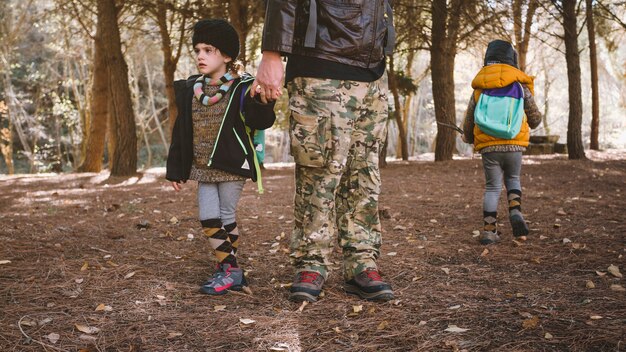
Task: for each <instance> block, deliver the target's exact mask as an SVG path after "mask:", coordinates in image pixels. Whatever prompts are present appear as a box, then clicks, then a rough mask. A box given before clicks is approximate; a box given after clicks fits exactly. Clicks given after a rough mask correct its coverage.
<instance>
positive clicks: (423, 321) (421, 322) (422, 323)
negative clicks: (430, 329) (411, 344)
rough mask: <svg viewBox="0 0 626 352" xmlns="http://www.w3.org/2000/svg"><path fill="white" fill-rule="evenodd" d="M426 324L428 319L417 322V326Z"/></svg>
mask: <svg viewBox="0 0 626 352" xmlns="http://www.w3.org/2000/svg"><path fill="white" fill-rule="evenodd" d="M424 325H426V320H420V322H419V323H417V326H424Z"/></svg>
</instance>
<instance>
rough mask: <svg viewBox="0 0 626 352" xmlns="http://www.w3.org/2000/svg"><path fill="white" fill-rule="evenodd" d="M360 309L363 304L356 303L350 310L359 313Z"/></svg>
mask: <svg viewBox="0 0 626 352" xmlns="http://www.w3.org/2000/svg"><path fill="white" fill-rule="evenodd" d="M362 310H363V305H362V304H361V305H358V306H352V311H353V312H354V313H359V312H361V311H362Z"/></svg>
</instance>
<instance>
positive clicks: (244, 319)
mask: <svg viewBox="0 0 626 352" xmlns="http://www.w3.org/2000/svg"><path fill="white" fill-rule="evenodd" d="M239 322H240V323H242V324H243V325H250V324H254V323H256V321H255V320H252V319H246V318H240V319H239Z"/></svg>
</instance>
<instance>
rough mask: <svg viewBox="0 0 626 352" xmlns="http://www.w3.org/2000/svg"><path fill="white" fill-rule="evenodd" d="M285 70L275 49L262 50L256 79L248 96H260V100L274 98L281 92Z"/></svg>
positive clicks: (266, 100)
mask: <svg viewBox="0 0 626 352" xmlns="http://www.w3.org/2000/svg"><path fill="white" fill-rule="evenodd" d="M284 75H285V71H284V69H283V63H282V62H281V60H280V53H279V52H277V51H264V52H263V56H262V57H261V63H260V64H259V70H258V71H257V74H256V79H255V80H254V82H252V90H251V91H250V96H252V97H254V96H255V95H256V94H259V95H260V96H261V102H262V103H263V104H267V102H268V101H272V100H276V99H278V97H280V96H281V95H282V94H283V88H282V82H283V77H284Z"/></svg>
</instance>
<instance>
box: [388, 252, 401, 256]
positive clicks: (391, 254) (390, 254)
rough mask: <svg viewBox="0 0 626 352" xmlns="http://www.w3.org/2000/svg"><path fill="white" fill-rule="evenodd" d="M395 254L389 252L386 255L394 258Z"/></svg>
mask: <svg viewBox="0 0 626 352" xmlns="http://www.w3.org/2000/svg"><path fill="white" fill-rule="evenodd" d="M397 254H398V253H397V252H389V253H387V255H388V256H390V257H393V256H395V255H397Z"/></svg>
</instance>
